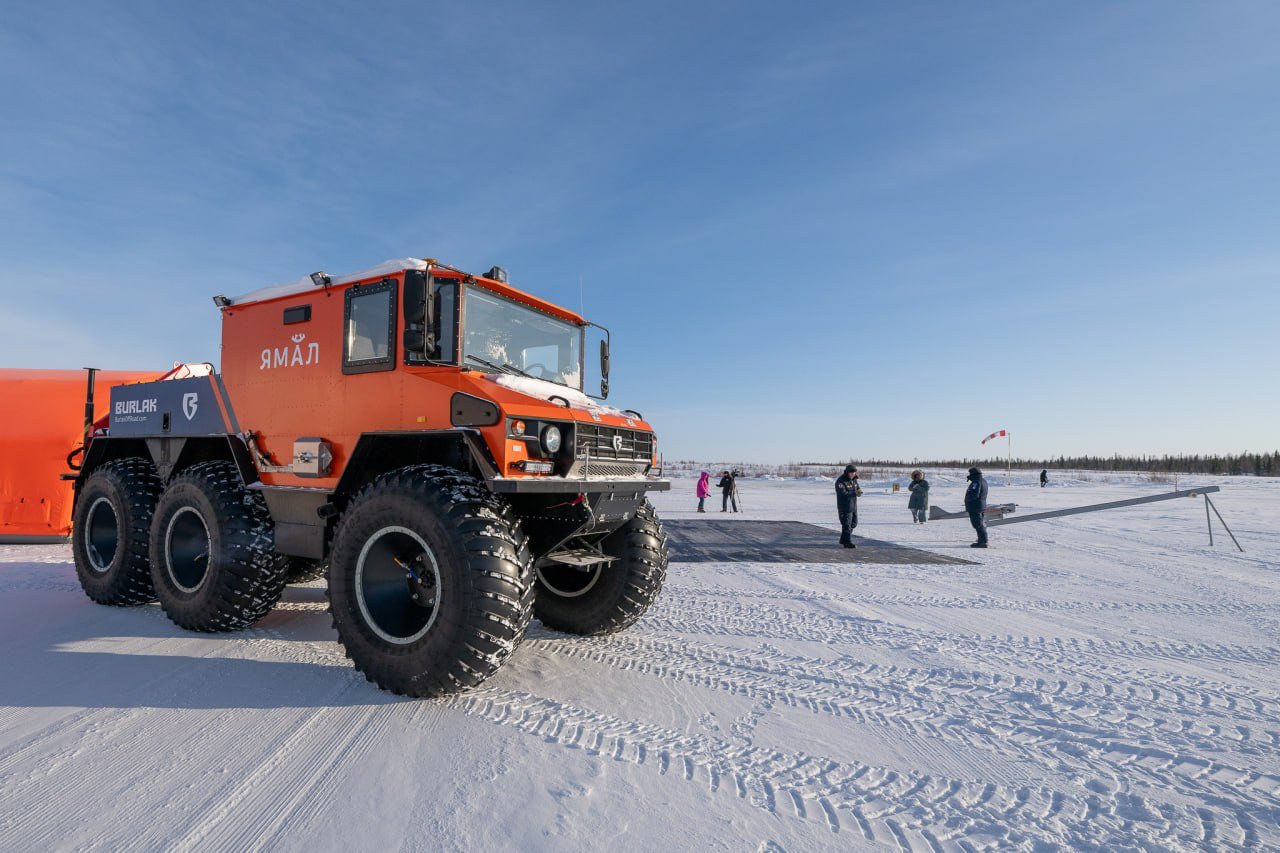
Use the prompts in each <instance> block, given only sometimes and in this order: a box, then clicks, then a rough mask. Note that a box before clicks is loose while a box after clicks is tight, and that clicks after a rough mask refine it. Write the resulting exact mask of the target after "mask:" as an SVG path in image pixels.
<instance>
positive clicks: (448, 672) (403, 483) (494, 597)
mask: <svg viewBox="0 0 1280 853" xmlns="http://www.w3.org/2000/svg"><path fill="white" fill-rule="evenodd" d="M388 494H400V495H404V496H407V497H410V498H412V499H414V500H416V501H420V502H422V503H423V504H425V505H427V506H428V507H430V509H431V510H432V511H433V512H434V513H436V515H437V516H438V517H439V519H440V521H441V523H442V525H443V526H444V527H445V528H446V529H448V530H452V531H454V532H455V533H456V535H457V536H458V537H459V539H460V540H461V542H460V543H458V544H459V545H460V546H461V547H460V550H461V552H462V553H463V554H465V556H466V561H467V564H468V565H467V570H468V571H467V573H466V576H467V577H468V578H469V579H470V584H471V589H470V594H469V595H468V596H467V605H466V609H465V612H464V613H461V614H458V618H459V621H460V623H461V624H462V626H463V628H462V630H461V631H460V632H459V636H458V637H457V638H456V640H455V641H454V642H453V643H452V644H451V646H450V651H449V654H447V655H444V656H443V657H445V658H448V659H447V660H438V661H435V662H433V663H434V665H433V666H432V667H431V668H430V669H429V670H427V671H420V669H419V668H417V667H416V666H415V665H414V664H413V663H412V662H411V661H410V659H409V657H408V655H404V656H402V657H400V658H398V659H396V660H395V661H393V662H391V663H388V662H386V661H385V660H379V659H377V658H374V657H369V658H367V659H366V658H365V657H364V656H363V655H362V654H361V651H360V647H359V645H358V644H355V643H348V642H346V641H345V640H344V638H343V631H344V629H345V626H344V625H341V624H340V622H341V621H342V620H341V619H340V618H339V614H338V613H337V612H335V609H334V607H333V602H332V590H333V589H334V587H335V585H336V584H339V583H341V582H342V579H341V578H338V577H336V576H335V574H334V570H332V569H331V573H330V577H329V590H330V591H329V593H328V594H329V596H330V614H331V616H332V618H333V627H334V628H335V629H336V630H337V631H338V636H339V641H340V642H342V645H343V649H344V651H345V653H346V656H347V657H348V658H349V659H350V660H351V661H352V662H353V663H354V664H355V666H356V668H357V669H358V670H360V671H361V672H362V673H364V675H365V678H367V679H368V680H369V681H370V682H372V683H374V684H377V685H378V686H379V687H381V688H383V689H384V690H388V691H390V692H392V693H396V694H399V695H403V696H413V697H418V698H426V697H439V696H446V695H449V694H452V693H457V692H459V691H462V690H467V689H471V688H473V687H476V686H478V685H479V684H480V683H481V682H483V681H484V680H485V679H487V678H489V677H490V676H491V675H493V674H494V673H495V672H497V671H498V669H499V668H500V667H501V666H502V665H503V664H504V663H506V661H507V660H508V659H509V658H510V657H511V655H512V654H513V653H514V652H515V651H516V649H517V648H519V646H520V643H521V642H522V641H523V640H524V636H525V632H526V630H527V629H528V627H529V621H530V619H531V618H532V615H533V601H534V577H533V558H532V556H531V554H530V551H529V544H528V540H527V538H526V537H525V535H524V532H523V531H522V530H521V528H520V523H519V521H518V519H517V518H516V517H515V514H514V512H513V511H512V509H511V507H510V505H508V504H507V503H506V502H505V501H503V500H501V499H500V498H498V497H497V496H495V495H494V494H493V493H492V492H490V491H489V490H488V489H487V488H485V486H484V484H483V483H482V482H481V481H480V480H478V479H476V478H475V477H472V476H470V475H469V474H466V473H464V472H462V471H458V470H456V469H453V468H448V467H446V466H442V465H432V464H420V465H411V466H407V467H405V468H400V469H397V470H395V471H391V472H389V473H387V474H384V475H382V476H381V477H379V478H377V479H375V480H373V481H372V482H370V483H369V484H367V485H366V486H365V487H364V488H363V489H361V490H360V491H359V492H358V493H357V494H356V496H355V497H354V498H353V499H352V501H351V503H350V505H349V506H348V508H347V511H346V513H344V516H349V514H350V513H351V512H353V511H354V510H356V509H357V508H358V507H359V506H361V505H362V504H363V503H365V502H367V501H369V500H372V499H373V498H375V497H379V496H382V495H388ZM344 532H345V531H344V530H343V529H342V527H341V525H340V526H339V530H338V534H337V537H336V538H335V542H334V551H335V552H337V551H338V550H339V548H340V547H341V542H340V540H342V539H343V537H344Z"/></svg>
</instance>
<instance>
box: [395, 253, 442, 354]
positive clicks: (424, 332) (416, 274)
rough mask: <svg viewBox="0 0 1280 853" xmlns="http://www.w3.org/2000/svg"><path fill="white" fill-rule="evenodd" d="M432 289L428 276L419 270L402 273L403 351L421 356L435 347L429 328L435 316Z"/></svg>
mask: <svg viewBox="0 0 1280 853" xmlns="http://www.w3.org/2000/svg"><path fill="white" fill-rule="evenodd" d="M432 290H433V288H432V286H431V279H430V277H429V276H428V275H427V274H426V273H425V272H422V271H421V270H407V271H406V272H405V274H404V298H403V299H402V300H401V302H402V304H403V305H404V351H405V353H412V354H414V355H417V356H421V357H422V358H426V356H427V354H428V353H430V352H431V350H433V349H434V348H435V342H434V341H433V340H432V334H431V328H432V326H433V325H434V320H435V318H434V317H433V316H432V315H433V314H434V311H433V310H432V309H433V308H434V305H433V302H434V300H433V299H432V298H431V297H432V293H431V291H432Z"/></svg>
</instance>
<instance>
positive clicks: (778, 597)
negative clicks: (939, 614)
mask: <svg viewBox="0 0 1280 853" xmlns="http://www.w3.org/2000/svg"><path fill="white" fill-rule="evenodd" d="M663 592H664V593H674V594H676V595H679V596H681V597H684V598H713V599H731V600H744V599H745V600H756V599H760V600H765V601H794V602H797V603H804V604H809V603H821V604H828V603H829V604H844V605H853V606H873V607H936V608H940V609H945V610H1012V611H1018V612H1050V613H1053V612H1100V613H1113V612H1121V613H1127V612H1132V613H1142V614H1148V613H1150V614H1160V615H1172V616H1208V617H1222V618H1237V617H1240V616H1252V615H1254V614H1276V615H1280V602H1206V601H1054V600H1050V599H1034V600H1020V599H1012V598H997V597H993V596H987V595H978V596H972V597H964V596H935V595H887V594H882V593H870V592H869V593H865V594H859V593H833V592H819V591H816V590H794V589H789V590H785V591H784V590H777V591H771V590H735V589H725V588H723V587H707V586H698V585H689V584H679V583H676V584H672V583H668V584H665V585H664V586H663Z"/></svg>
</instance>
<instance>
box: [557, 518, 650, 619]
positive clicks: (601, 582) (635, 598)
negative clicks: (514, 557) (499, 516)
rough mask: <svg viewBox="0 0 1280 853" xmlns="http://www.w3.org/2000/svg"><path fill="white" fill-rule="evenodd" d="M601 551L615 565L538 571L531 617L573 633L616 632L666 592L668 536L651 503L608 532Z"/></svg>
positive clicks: (566, 567)
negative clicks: (535, 595) (662, 592)
mask: <svg viewBox="0 0 1280 853" xmlns="http://www.w3.org/2000/svg"><path fill="white" fill-rule="evenodd" d="M601 550H602V551H604V553H606V554H608V555H609V556H611V557H616V558H617V559H616V560H614V561H613V562H612V563H602V564H598V565H597V566H595V567H593V568H591V569H590V570H588V571H582V570H581V569H577V568H575V567H573V566H565V565H548V566H543V567H541V568H539V569H538V571H537V576H538V581H537V588H538V592H537V598H536V600H535V603H534V606H533V615H534V616H537V617H538V619H539V621H541V622H542V624H543V625H546V626H547V627H548V628H553V629H555V630H557V631H565V632H567V633H570V634H586V635H598V634H613V633H615V632H617V631H621V630H623V629H624V628H628V627H630V626H631V625H633V624H635V621H636V620H637V619H639V618H640V617H641V616H643V615H644V612H645V611H646V610H648V609H649V605H651V604H653V602H654V600H655V599H656V598H657V597H658V593H659V592H661V591H662V583H663V581H664V580H666V577H667V537H666V534H664V533H663V532H662V522H660V521H658V515H657V513H656V512H654V510H653V507H652V506H651V505H650V504H649V502H648V501H645V502H644V503H643V504H641V505H640V508H639V509H637V510H636V514H635V515H634V516H633V517H632V518H631V520H630V521H628V522H627V523H626V524H624V525H623V526H622V527H620V528H618V529H617V530H615V531H614V532H613V533H612V534H610V535H609V537H608V538H607V539H605V540H604V543H603V544H602V545H601Z"/></svg>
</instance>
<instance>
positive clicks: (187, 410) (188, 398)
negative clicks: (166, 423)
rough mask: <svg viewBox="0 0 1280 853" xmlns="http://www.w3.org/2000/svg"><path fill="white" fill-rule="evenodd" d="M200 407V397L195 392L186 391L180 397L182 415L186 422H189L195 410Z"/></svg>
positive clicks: (194, 414)
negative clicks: (185, 417) (184, 416)
mask: <svg viewBox="0 0 1280 853" xmlns="http://www.w3.org/2000/svg"><path fill="white" fill-rule="evenodd" d="M199 407H200V395H199V394H197V393H196V392H195V391H188V392H187V393H186V394H183V395H182V414H184V415H186V416H187V420H191V419H192V418H194V417H195V416H196V409H198V408H199Z"/></svg>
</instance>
